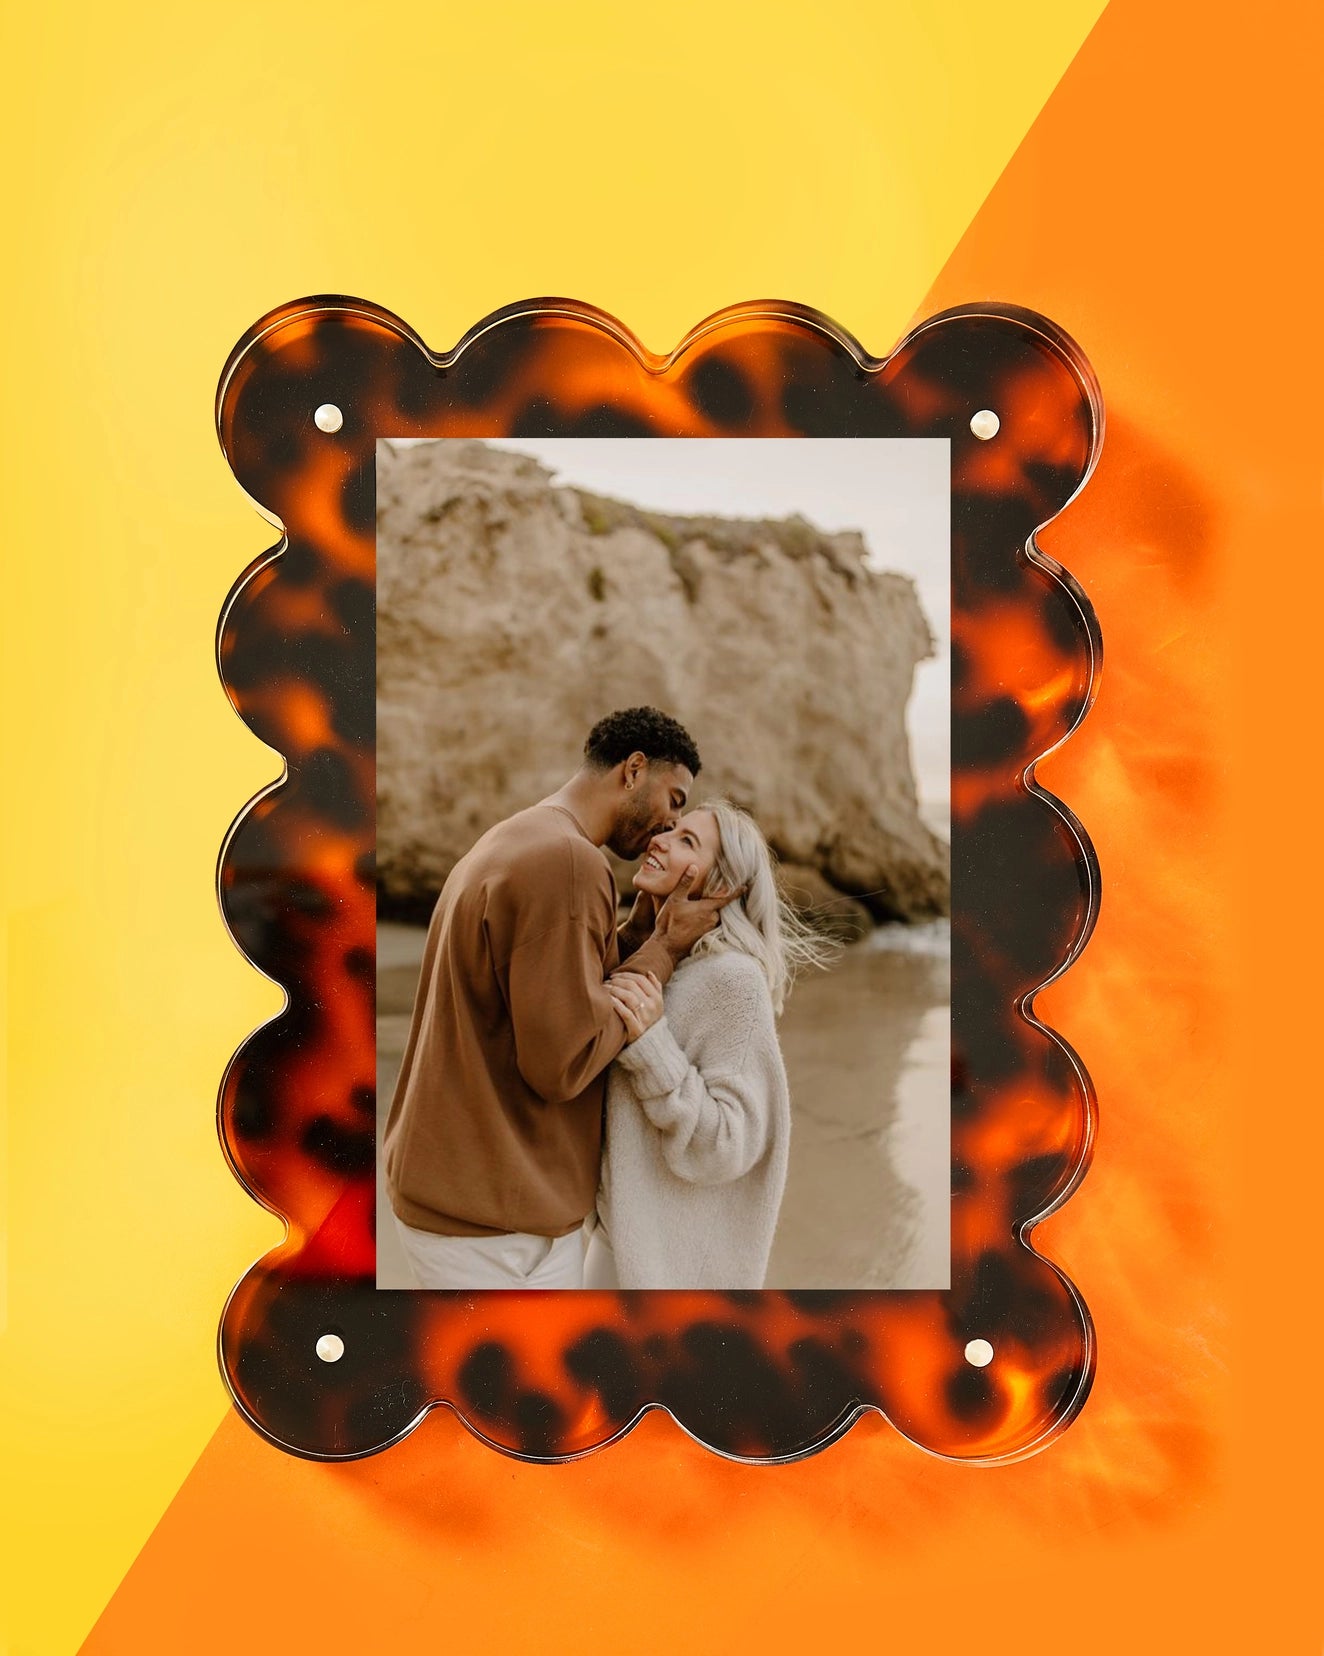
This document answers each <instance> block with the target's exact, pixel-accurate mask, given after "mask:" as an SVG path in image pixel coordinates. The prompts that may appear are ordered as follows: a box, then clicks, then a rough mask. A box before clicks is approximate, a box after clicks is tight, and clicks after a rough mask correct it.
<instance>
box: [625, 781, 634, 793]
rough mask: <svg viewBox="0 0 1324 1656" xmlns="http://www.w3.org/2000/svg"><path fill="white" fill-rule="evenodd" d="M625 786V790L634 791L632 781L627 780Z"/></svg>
mask: <svg viewBox="0 0 1324 1656" xmlns="http://www.w3.org/2000/svg"><path fill="white" fill-rule="evenodd" d="M625 787H626V791H627V792H633V791H634V783H633V782H627V783H626V784H625Z"/></svg>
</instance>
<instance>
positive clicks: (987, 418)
mask: <svg viewBox="0 0 1324 1656" xmlns="http://www.w3.org/2000/svg"><path fill="white" fill-rule="evenodd" d="M318 412H319V413H320V412H321V411H320V409H319V411H318ZM318 423H319V424H320V423H321V422H320V421H319V422H318ZM1001 426H1002V421H1001V420H1000V419H999V418H998V417H997V415H996V414H995V413H994V412H993V410H992V409H991V408H981V409H980V410H979V412H978V414H974V415H972V416H971V418H970V429H971V431H973V432H974V434H975V436H976V437H978V439H979V441H980V442H981V443H986V442H987V441H988V440H989V438H990V437H996V436H997V434H998V431H999V429H1000V428H1001Z"/></svg>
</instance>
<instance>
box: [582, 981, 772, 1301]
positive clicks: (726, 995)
mask: <svg viewBox="0 0 1324 1656" xmlns="http://www.w3.org/2000/svg"><path fill="white" fill-rule="evenodd" d="M665 999H666V1011H665V1014H664V1016H663V1017H662V1018H660V1019H659V1020H658V1022H657V1023H655V1024H654V1025H653V1026H652V1027H651V1028H650V1029H646V1030H645V1031H644V1033H643V1034H642V1035H641V1036H640V1037H639V1039H638V1040H637V1041H634V1042H633V1043H632V1044H631V1045H629V1046H627V1047H625V1048H624V1049H623V1050H622V1051H621V1053H620V1056H619V1057H618V1058H617V1059H616V1061H615V1063H614V1064H613V1065H612V1068H611V1072H610V1074H609V1076H608V1081H607V1143H606V1148H605V1151H604V1153H603V1163H602V1188H601V1190H600V1192H599V1196H598V1212H599V1215H600V1217H601V1220H602V1224H603V1228H604V1230H605V1231H606V1233H607V1237H608V1239H609V1240H610V1243H611V1247H612V1251H613V1252H614V1254H615V1256H616V1271H617V1275H618V1277H619V1280H620V1285H621V1287H622V1288H761V1287H762V1286H763V1278H764V1276H765V1274H766V1272H767V1268H768V1255H769V1253H770V1251H771V1248H772V1235H773V1231H774V1230H775V1229H776V1225H777V1210H778V1208H779V1207H780V1206H781V1199H782V1191H783V1189H784V1188H785V1185H786V1157H787V1151H788V1148H789V1144H790V1136H791V1106H790V1096H789V1092H788V1089H787V1085H786V1071H785V1068H784V1067H783V1065H782V1055H781V1048H780V1047H779V1046H778V1044H777V1027H776V1022H775V1020H774V1017H773V1011H772V997H771V995H770V994H769V992H768V984H767V980H766V979H765V977H764V975H763V969H762V967H760V966H759V964H758V962H757V961H756V960H753V959H752V958H751V957H750V956H749V955H746V954H740V953H737V952H736V951H734V950H729V949H728V950H725V951H723V952H721V953H716V954H711V955H703V956H701V957H700V958H699V959H697V960H686V961H683V962H682V963H681V964H680V965H679V966H678V967H677V968H676V971H675V973H674V975H673V976H672V979H671V981H670V983H669V984H668V985H667V987H666V991H665Z"/></svg>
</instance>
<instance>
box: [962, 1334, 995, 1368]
mask: <svg viewBox="0 0 1324 1656" xmlns="http://www.w3.org/2000/svg"><path fill="white" fill-rule="evenodd" d="M965 1360H966V1362H967V1363H973V1364H974V1366H975V1368H987V1367H988V1365H989V1364H990V1363H991V1362H992V1361H993V1347H992V1346H991V1345H990V1344H989V1343H988V1341H987V1340H971V1341H970V1342H969V1344H968V1345H967V1346H966V1348H965Z"/></svg>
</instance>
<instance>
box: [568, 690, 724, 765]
mask: <svg viewBox="0 0 1324 1656" xmlns="http://www.w3.org/2000/svg"><path fill="white" fill-rule="evenodd" d="M632 753H642V754H643V755H644V757H645V758H646V759H647V760H648V762H649V764H651V765H684V766H685V767H686V769H687V770H689V771H690V773H691V774H692V775H694V776H697V775H698V774H699V750H698V748H696V747H695V745H694V738H693V737H692V736H691V735H690V733H689V731H687V730H686V729H685V727H684V726H683V725H680V724H677V722H676V721H675V719H673V718H672V717H671V716H670V715H669V714H667V713H661V712H659V711H658V709H657V708H656V707H627V708H624V709H623V710H622V711H621V712H619V713H608V715H607V717H606V718H605V719H599V720H598V722H597V724H595V725H594V726H593V728H592V730H590V731H589V733H588V741H586V742H585V743H584V757H585V759H587V760H588V762H589V764H590V765H592V766H593V767H594V768H595V769H597V770H611V768H612V767H613V766H614V765H620V764H624V762H625V761H626V760H627V759H628V758H629V757H630V755H631V754H632Z"/></svg>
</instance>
